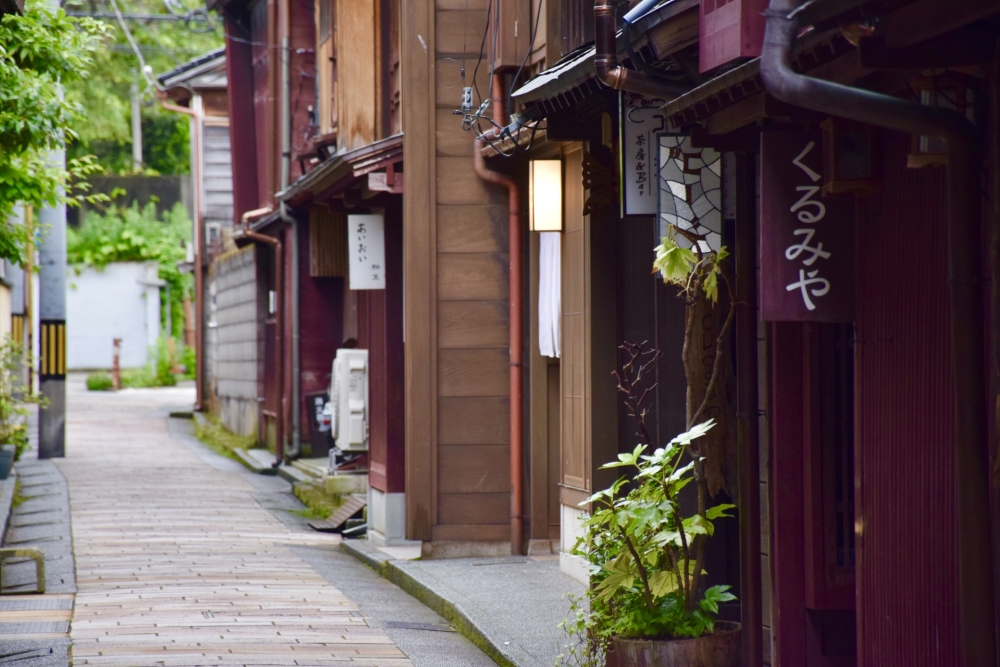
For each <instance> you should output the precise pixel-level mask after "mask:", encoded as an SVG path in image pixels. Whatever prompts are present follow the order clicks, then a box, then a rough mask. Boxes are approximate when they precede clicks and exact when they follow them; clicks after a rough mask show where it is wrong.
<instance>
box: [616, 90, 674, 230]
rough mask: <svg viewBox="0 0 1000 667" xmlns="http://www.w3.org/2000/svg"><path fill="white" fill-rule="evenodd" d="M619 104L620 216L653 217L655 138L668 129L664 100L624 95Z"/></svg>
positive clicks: (657, 189)
mask: <svg viewBox="0 0 1000 667" xmlns="http://www.w3.org/2000/svg"><path fill="white" fill-rule="evenodd" d="M619 105H620V106H619V109H620V111H621V122H620V123H619V127H620V128H621V130H620V131H621V137H620V139H621V141H620V144H619V145H620V146H621V151H622V155H621V159H620V160H619V161H618V164H619V165H621V172H622V173H621V179H620V180H621V183H622V188H621V197H622V215H623V216H626V215H656V207H657V203H658V201H659V188H658V187H657V183H656V156H657V136H658V135H659V134H660V133H661V132H663V131H664V130H665V129H666V127H667V117H666V116H665V115H664V113H663V109H662V108H661V107H662V106H663V105H664V101H663V100H657V99H653V98H650V97H644V96H642V95H639V94H637V93H629V92H623V93H621V97H620V98H619Z"/></svg>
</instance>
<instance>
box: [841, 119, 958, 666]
mask: <svg viewBox="0 0 1000 667" xmlns="http://www.w3.org/2000/svg"><path fill="white" fill-rule="evenodd" d="M884 146H885V152H884V155H885V160H884V164H885V165H886V166H885V173H884V176H883V184H884V191H883V193H882V195H880V196H878V197H873V198H870V199H867V200H859V204H858V208H859V214H860V216H859V220H858V223H859V224H858V314H857V329H856V331H857V346H856V351H857V366H856V368H857V376H856V383H857V384H856V388H857V398H856V400H857V407H858V410H857V422H856V424H857V426H856V427H857V434H858V437H857V440H856V442H857V445H856V447H857V457H856V472H855V475H856V480H857V483H858V486H857V487H856V494H857V495H856V500H857V525H858V530H859V535H858V546H859V561H858V565H857V574H858V578H857V586H858V616H857V619H858V633H859V635H858V652H859V656H858V657H859V660H858V664H859V665H861V666H862V667H897V666H898V667H925V666H926V667H947V666H951V665H957V664H958V642H959V639H958V610H957V594H956V589H957V562H956V553H955V551H956V550H955V528H954V523H955V521H954V517H955V502H954V483H953V476H954V463H953V450H954V447H955V444H954V434H953V430H954V425H953V420H954V408H953V403H952V401H953V397H952V381H951V363H950V355H949V333H948V278H947V265H946V251H945V248H946V238H945V227H946V225H945V221H946V190H945V170H943V169H933V168H931V169H922V170H912V169H906V168H905V166H904V165H905V164H906V152H907V148H908V146H909V138H907V137H903V136H900V135H896V134H892V135H887V136H886V137H885V139H884Z"/></svg>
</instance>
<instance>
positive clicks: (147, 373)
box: [122, 364, 157, 389]
mask: <svg viewBox="0 0 1000 667" xmlns="http://www.w3.org/2000/svg"><path fill="white" fill-rule="evenodd" d="M155 386H157V384H156V370H155V369H154V368H153V366H152V364H146V365H145V366H143V367H141V368H123V369H122V387H127V388H129V389H143V388H145V387H155Z"/></svg>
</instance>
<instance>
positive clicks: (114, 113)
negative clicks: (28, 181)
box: [64, 0, 224, 175]
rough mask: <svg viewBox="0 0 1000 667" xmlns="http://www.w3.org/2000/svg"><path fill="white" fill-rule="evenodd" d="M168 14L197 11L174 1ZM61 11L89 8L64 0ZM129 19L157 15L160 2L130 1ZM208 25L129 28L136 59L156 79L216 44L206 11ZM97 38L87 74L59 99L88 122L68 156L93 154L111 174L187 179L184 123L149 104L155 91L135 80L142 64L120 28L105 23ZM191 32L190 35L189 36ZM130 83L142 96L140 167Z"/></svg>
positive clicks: (191, 1) (78, 0) (215, 21)
mask: <svg viewBox="0 0 1000 667" xmlns="http://www.w3.org/2000/svg"><path fill="white" fill-rule="evenodd" d="M170 6H171V7H172V8H174V9H175V10H180V7H181V6H183V10H180V11H185V12H186V11H191V10H198V9H200V10H204V9H205V3H204V2H199V0H177V2H173V1H172V2H171V5H170ZM64 7H65V8H66V9H68V10H76V11H85V12H86V11H93V9H92V6H91V5H90V3H89V2H86V1H84V0H66V2H64ZM122 10H123V11H131V12H135V13H137V14H163V13H164V4H163V2H162V1H160V0H130V1H129V2H128V3H127V9H126V8H125V6H122ZM208 17H209V20H208V21H196V22H195V23H196V25H195V23H192V22H188V21H183V20H177V21H151V22H131V21H130V22H129V23H127V24H126V25H127V27H128V28H129V29H130V32H131V36H132V39H133V40H134V41H135V43H136V44H137V46H138V47H139V49H140V50H141V52H142V54H143V61H144V62H145V64H146V65H148V66H149V67H150V68H151V70H152V75H151V77H155V76H159V75H161V74H163V73H165V72H167V71H168V70H171V69H173V68H175V67H177V66H178V65H180V64H182V63H184V62H185V61H187V60H189V59H191V58H194V57H196V56H201V55H204V54H205V53H208V52H209V51H212V50H213V49H217V48H219V47H221V46H223V44H224V32H223V22H222V20H221V18H220V17H219V16H218V15H216V14H215V13H214V12H208ZM105 25H106V26H107V30H106V32H105V33H104V34H103V35H102V36H101V48H100V49H99V50H98V52H97V53H96V54H95V55H94V62H93V64H92V65H91V67H90V71H91V75H90V76H89V77H87V78H85V79H81V80H74V81H71V82H70V83H69V84H68V85H67V87H66V97H67V99H68V100H70V101H71V102H74V103H77V104H79V105H80V106H81V107H82V108H83V109H84V113H85V115H86V117H87V119H88V122H87V123H86V124H85V125H81V126H80V127H79V128H78V132H77V137H76V139H75V141H74V143H73V145H71V146H70V147H69V154H70V155H76V154H90V153H92V154H94V155H96V156H97V159H98V161H99V163H100V164H101V166H103V167H104V168H105V169H106V170H107V171H108V172H111V173H115V174H134V173H145V174H150V175H152V174H156V173H159V174H186V173H189V170H190V165H189V164H188V162H189V152H190V151H189V145H190V144H189V143H188V128H189V119H188V118H187V117H186V116H183V115H181V114H178V113H174V112H170V111H166V110H165V109H163V108H162V107H161V106H160V105H159V104H158V103H157V100H156V99H155V90H154V89H153V88H152V87H151V86H150V84H149V82H148V81H147V80H146V79H145V78H144V77H143V76H142V75H141V74H140V70H141V69H142V64H141V63H140V62H139V58H138V57H137V56H136V54H135V51H133V49H132V47H131V44H130V43H129V39H128V37H127V36H126V35H125V32H124V30H123V29H122V26H121V24H119V23H118V22H117V21H108V22H106V23H105ZM192 28H194V29H192ZM136 82H138V84H139V92H140V95H141V97H142V106H141V116H142V119H141V120H142V123H141V125H142V139H143V141H142V159H143V168H142V169H140V170H138V171H137V170H136V169H135V167H134V165H133V162H132V132H131V100H130V98H131V86H132V84H133V83H136Z"/></svg>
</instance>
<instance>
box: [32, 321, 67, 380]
mask: <svg viewBox="0 0 1000 667" xmlns="http://www.w3.org/2000/svg"><path fill="white" fill-rule="evenodd" d="M41 325H42V326H41V329H42V330H41V339H40V340H39V344H40V346H39V351H40V354H39V359H38V361H39V365H38V374H39V376H41V378H42V379H43V380H45V379H57V380H65V379H66V320H42V321H41Z"/></svg>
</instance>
